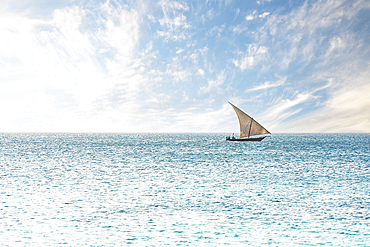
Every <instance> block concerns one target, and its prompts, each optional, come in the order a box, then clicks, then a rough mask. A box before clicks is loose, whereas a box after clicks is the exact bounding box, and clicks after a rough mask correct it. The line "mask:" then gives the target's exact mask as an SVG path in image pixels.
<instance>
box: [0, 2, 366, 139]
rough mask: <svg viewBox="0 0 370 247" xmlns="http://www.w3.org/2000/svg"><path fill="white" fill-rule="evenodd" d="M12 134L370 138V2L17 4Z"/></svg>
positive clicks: (11, 62)
mask: <svg viewBox="0 0 370 247" xmlns="http://www.w3.org/2000/svg"><path fill="white" fill-rule="evenodd" d="M0 33H1V39H0V114H1V121H0V132H8V131H16V132H29V131H31V132H34V131H35V132H40V131H41V132H229V133H230V132H237V131H238V129H239V127H238V120H237V117H236V115H235V112H234V111H233V109H232V108H231V106H230V105H228V103H227V102H228V101H230V102H232V103H233V104H235V105H236V106H238V107H239V108H241V109H242V110H244V111H245V112H246V113H248V114H249V115H251V116H252V117H254V118H255V119H256V120H257V121H258V122H260V123H261V124H262V125H263V126H265V127H266V128H267V129H268V130H270V131H271V132H273V133H274V132H370V110H369V109H370V1H368V0H322V1H320V0H319V1H309V0H308V1H281V0H253V1H249V0H208V1H170V0H160V1H153V0H151V1H150V0H148V1H146V0H139V1H119V0H79V1H78V0H64V1H47V0H5V1H2V2H1V3H0Z"/></svg>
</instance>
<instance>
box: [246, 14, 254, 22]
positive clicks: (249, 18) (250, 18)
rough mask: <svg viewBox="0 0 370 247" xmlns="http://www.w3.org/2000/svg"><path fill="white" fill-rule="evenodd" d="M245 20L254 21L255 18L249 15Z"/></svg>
mask: <svg viewBox="0 0 370 247" xmlns="http://www.w3.org/2000/svg"><path fill="white" fill-rule="evenodd" d="M245 19H246V20H247V21H251V20H253V19H254V16H253V15H247V16H246V17H245Z"/></svg>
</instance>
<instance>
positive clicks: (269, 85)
mask: <svg viewBox="0 0 370 247" xmlns="http://www.w3.org/2000/svg"><path fill="white" fill-rule="evenodd" d="M286 79H287V77H284V78H282V79H280V80H277V81H275V82H271V81H266V82H264V83H263V84H261V85H258V86H255V87H253V88H251V89H247V90H245V92H250V91H257V90H263V89H267V88H272V87H278V86H281V85H283V84H284V83H285V81H286Z"/></svg>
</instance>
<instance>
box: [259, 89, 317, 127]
mask: <svg viewBox="0 0 370 247" xmlns="http://www.w3.org/2000/svg"><path fill="white" fill-rule="evenodd" d="M314 98H315V97H314V96H313V95H312V93H304V94H302V93H300V94H298V95H297V96H296V97H295V98H294V99H293V100H290V99H284V100H281V102H280V103H278V104H276V105H274V106H273V107H270V108H269V109H267V110H266V114H265V116H264V117H265V118H266V119H269V121H270V122H272V123H273V124H270V126H271V128H274V127H276V126H277V125H278V124H279V123H280V122H281V121H283V120H284V119H287V118H288V117H290V116H292V115H294V114H297V113H299V112H300V111H301V110H302V108H303V107H301V108H298V109H297V108H295V106H297V105H299V104H302V103H304V102H306V101H308V100H311V99H314Z"/></svg>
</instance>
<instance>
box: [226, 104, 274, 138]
mask: <svg viewBox="0 0 370 247" xmlns="http://www.w3.org/2000/svg"><path fill="white" fill-rule="evenodd" d="M229 104H230V105H231V106H232V107H233V108H234V110H235V112H236V115H237V116H238V119H239V124H240V138H235V137H234V136H233V137H230V136H228V137H226V141H243V142H245V141H262V140H263V139H264V138H266V137H267V136H268V134H271V133H270V132H269V131H268V130H267V129H265V128H264V127H263V126H262V125H260V124H259V123H258V122H257V121H256V120H254V119H253V118H252V117H250V116H249V115H248V114H246V113H245V112H243V111H242V110H240V109H239V108H238V107H236V106H234V105H233V104H231V103H230V102H229Z"/></svg>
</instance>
